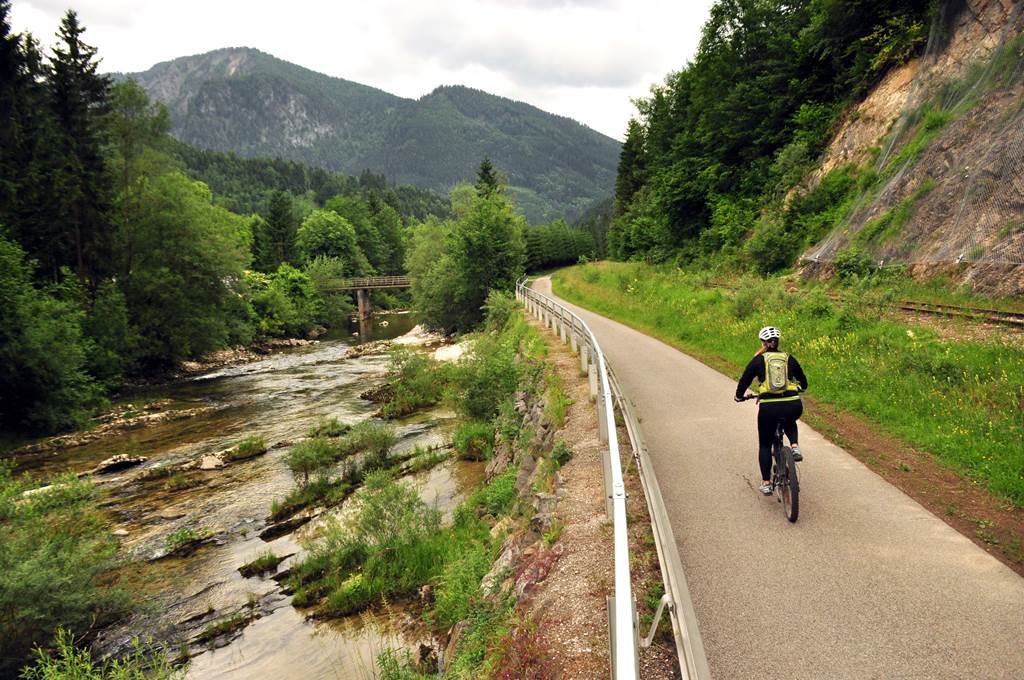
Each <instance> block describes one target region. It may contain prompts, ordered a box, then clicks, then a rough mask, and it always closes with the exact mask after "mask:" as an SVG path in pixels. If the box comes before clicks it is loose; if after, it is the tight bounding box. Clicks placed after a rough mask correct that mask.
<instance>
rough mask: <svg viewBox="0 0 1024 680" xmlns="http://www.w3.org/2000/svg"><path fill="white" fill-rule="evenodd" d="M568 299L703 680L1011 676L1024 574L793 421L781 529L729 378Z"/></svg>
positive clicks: (1018, 661)
mask: <svg viewBox="0 0 1024 680" xmlns="http://www.w3.org/2000/svg"><path fill="white" fill-rule="evenodd" d="M535 287H536V288H537V289H538V290H539V291H540V292H543V293H545V294H549V295H550V294H551V282H550V280H549V279H547V278H543V279H540V280H538V281H537V282H536V283H535ZM566 304H567V306H569V307H572V308H573V309H574V310H576V311H577V313H578V314H579V316H580V317H581V318H583V319H584V320H585V321H586V322H587V323H588V324H589V325H590V327H591V329H592V330H593V332H594V334H595V335H596V336H597V339H598V342H599V343H600V344H601V347H602V349H603V350H604V352H605V355H606V356H607V357H608V360H609V362H610V364H611V366H612V367H613V369H614V371H615V373H616V375H617V377H618V378H619V380H620V383H621V385H622V389H623V391H624V392H625V394H626V397H627V398H628V399H629V400H630V401H631V402H632V403H633V404H634V405H635V407H636V410H635V412H636V414H637V416H638V418H639V420H640V427H641V430H642V431H643V436H644V438H645V441H646V443H647V445H648V448H649V450H650V457H651V460H652V463H653V465H654V468H655V472H656V474H657V477H658V482H659V486H660V487H661V492H662V494H663V496H664V499H665V504H666V506H667V507H668V511H669V516H670V518H671V522H672V530H673V532H674V534H675V538H676V542H677V547H678V549H679V555H680V558H681V560H682V564H683V569H684V571H685V573H686V578H687V581H688V582H689V587H690V594H691V596H692V599H693V603H694V607H695V609H696V614H697V619H698V621H699V624H700V633H701V635H702V637H703V641H704V647H705V650H706V652H707V657H708V663H709V666H710V668H711V672H712V675H713V677H714V678H716V680H733V679H742V678H886V679H890V678H891V679H896V678H929V679H931V678H977V679H982V678H986V679H987V678H1014V679H1021V678H1024V579H1022V578H1021V577H1019V576H1017V575H1016V574H1015V573H1014V572H1013V571H1011V570H1010V569H1009V568H1007V567H1006V566H1004V565H1003V564H1001V563H1000V562H998V561H997V560H996V559H994V558H993V557H991V556H990V555H988V554H987V553H985V551H983V550H981V549H980V548H978V547H977V546H976V545H974V544H973V543H972V542H971V541H969V540H968V539H967V538H965V537H964V536H962V535H961V534H959V533H958V532H956V531H955V530H953V529H952V528H950V527H949V526H948V525H947V524H945V523H944V522H942V521H941V520H940V519H938V518H937V517H935V516H934V515H932V514H931V513H930V512H928V511H927V510H925V509H924V508H923V507H922V506H921V505H919V504H918V503H917V502H916V501H914V500H913V499H911V498H910V497H908V496H906V495H905V494H903V493H902V492H901V491H899V490H898V489H896V488H895V487H893V486H891V485H890V484H888V483H887V482H886V481H885V480H883V479H882V478H881V477H879V476H878V475H876V474H875V473H874V472H872V471H871V470H869V469H868V468H867V467H865V466H864V465H863V464H861V463H860V462H859V461H858V460H856V459H855V458H854V457H853V456H851V455H850V454H848V453H846V452H845V451H843V450H842V449H841V448H839V447H837V446H834V445H832V444H830V443H829V442H827V441H825V439H824V438H823V437H822V436H821V435H819V434H818V433H817V432H815V431H813V430H812V429H811V428H809V427H808V426H806V425H803V424H801V425H800V444H801V449H802V451H803V453H804V462H803V463H801V464H800V468H799V474H800V486H801V494H800V517H799V521H798V522H797V523H796V524H790V523H789V522H788V521H787V520H786V518H785V517H784V515H783V512H782V508H781V506H780V504H779V503H778V502H777V501H776V499H775V497H771V498H768V497H764V496H762V495H761V494H760V493H759V492H758V491H757V486H758V484H759V483H760V473H759V471H758V467H757V426H756V422H755V421H756V409H757V407H756V405H755V404H754V403H753V402H744V403H742V404H737V403H735V402H734V401H733V394H734V392H735V388H736V378H730V377H727V376H724V375H722V374H720V373H718V372H717V371H715V370H713V369H711V368H709V367H707V366H705V365H704V364H702V363H700V362H698V361H697V360H695V359H693V358H691V357H689V356H687V355H685V354H683V353H681V352H679V351H678V350H676V349H673V348H671V347H669V346H668V345H665V344H664V343H662V342H661V341H658V340H655V339H653V338H650V337H648V336H646V335H644V334H642V333H640V332H638V331H635V330H633V329H630V328H628V327H626V326H624V325H622V324H619V323H616V322H614V321H610V320H608V319H606V318H604V317H602V316H599V315H597V314H594V313H591V312H589V311H587V310H584V309H580V308H578V307H575V306H573V305H569V304H568V303H566ZM783 331H785V329H783ZM709 332H714V331H713V329H709ZM756 349H757V341H756V339H754V338H752V339H751V347H750V351H751V355H753V353H754V351H755V350H756ZM782 349H783V350H785V335H783V345H782ZM804 370H805V371H806V372H807V375H808V379H809V381H810V391H811V392H812V393H813V391H814V367H813V366H805V367H804ZM737 377H738V376H737Z"/></svg>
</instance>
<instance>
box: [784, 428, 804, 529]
mask: <svg viewBox="0 0 1024 680" xmlns="http://www.w3.org/2000/svg"><path fill="white" fill-rule="evenodd" d="M782 465H783V469H782V474H781V475H780V477H781V479H780V480H779V481H780V482H781V486H780V488H779V493H780V496H781V497H782V509H783V511H784V512H785V513H786V519H788V520H789V521H790V522H795V521H796V518H797V517H798V516H799V515H800V481H799V480H798V479H797V476H796V461H794V460H793V450H792V449H791V448H789V447H788V446H784V447H782Z"/></svg>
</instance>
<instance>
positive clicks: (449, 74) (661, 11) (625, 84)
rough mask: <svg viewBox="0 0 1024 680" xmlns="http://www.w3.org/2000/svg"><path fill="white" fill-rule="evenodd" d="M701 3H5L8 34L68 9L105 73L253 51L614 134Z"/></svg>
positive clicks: (50, 21) (685, 45)
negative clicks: (516, 105) (510, 103)
mask: <svg viewBox="0 0 1024 680" xmlns="http://www.w3.org/2000/svg"><path fill="white" fill-rule="evenodd" d="M710 5H711V0H683V1H680V0H457V1H456V0H418V1H417V0H376V1H374V0H360V1H359V2H353V1H351V0H341V1H340V2H326V1H321V2H313V1H308V0H290V1H288V0H286V1H281V0H277V1H276V2H266V1H264V0H246V1H243V0H202V1H200V0H178V1H177V2H168V1H167V0H161V1H160V2H155V1H152V0H150V1H144V0H143V1H140V0H77V1H73V0H13V3H12V13H11V19H12V23H13V25H14V30H15V31H18V32H21V31H30V32H32V33H33V34H34V35H35V36H36V37H37V38H38V39H39V40H40V41H41V42H42V44H43V45H44V47H49V46H50V45H52V44H53V42H54V34H55V32H56V30H57V26H58V24H59V22H60V17H61V15H62V14H63V13H64V11H65V10H66V9H68V8H69V7H70V8H72V9H74V10H75V11H76V12H78V15H79V18H80V20H81V22H82V24H83V25H84V26H85V27H86V34H85V39H86V42H88V43H90V44H92V45H94V46H96V47H98V48H99V54H100V56H101V57H102V59H103V62H102V69H103V70H105V71H128V72H131V71H144V70H146V69H148V68H149V67H150V66H152V65H153V64H155V63H158V62H160V61H166V60H168V59H173V58H175V57H180V56H185V55H190V54H198V53H202V52H206V51H209V50H213V49H217V48H219V47H240V46H246V47H255V48H258V49H260V50H263V51H264V52H268V53H270V54H273V55H274V56H276V57H279V58H281V59H285V60H287V61H291V62H293V63H296V64H299V65H301V66H305V67H307V68H310V69H313V70H315V71H320V72H321V73H326V74H328V75H332V76H337V77H339V78H346V79H348V80H354V81H356V82H360V83H364V84H366V85H372V86H374V87H378V88H380V89H382V90H386V91H388V92H391V93H394V94H397V95H400V96H404V97H412V98H416V97H420V96H422V95H424V94H427V93H428V92H430V91H431V90H433V89H434V88H435V87H437V86H438V85H454V84H460V85H469V86H471V87H476V88H479V89H482V90H486V91H488V92H491V93H494V94H499V95H502V96H505V97H509V98H512V99H517V100H520V101H525V102H528V103H530V104H533V105H535V106H538V107H540V108H542V109H544V110H546V111H551V112H552V113H558V114H561V115H564V116H569V117H570V118H574V119H576V120H578V121H580V122H582V123H584V124H586V125H589V126H590V127H593V128H594V129H596V130H598V131H600V132H603V133H605V134H606V135H609V136H611V137H615V138H617V139H621V138H622V136H623V134H624V133H625V128H626V122H627V120H628V119H629V117H630V115H631V114H632V113H633V111H634V107H633V106H632V104H631V103H630V99H631V98H635V97H642V96H645V95H646V93H647V92H648V90H649V88H650V86H651V85H652V84H655V83H659V82H661V81H662V80H663V79H664V77H665V75H666V74H668V73H669V72H670V71H674V70H678V69H679V68H681V67H682V66H683V65H685V64H686V62H687V61H688V60H689V59H690V58H691V57H692V56H693V54H694V52H695V50H696V48H697V42H698V40H699V37H700V27H701V25H702V24H703V23H704V21H705V19H706V18H707V14H708V8H709V6H710Z"/></svg>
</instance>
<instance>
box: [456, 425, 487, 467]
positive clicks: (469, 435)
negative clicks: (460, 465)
mask: <svg viewBox="0 0 1024 680" xmlns="http://www.w3.org/2000/svg"><path fill="white" fill-rule="evenodd" d="M453 440H454V445H455V450H456V451H458V452H459V457H460V458H462V459H464V460H487V459H488V458H490V457H491V454H492V453H493V451H494V428H493V427H492V426H491V425H490V424H489V423H481V422H471V423H463V424H462V425H459V427H458V429H456V430H455V436H454V438H453Z"/></svg>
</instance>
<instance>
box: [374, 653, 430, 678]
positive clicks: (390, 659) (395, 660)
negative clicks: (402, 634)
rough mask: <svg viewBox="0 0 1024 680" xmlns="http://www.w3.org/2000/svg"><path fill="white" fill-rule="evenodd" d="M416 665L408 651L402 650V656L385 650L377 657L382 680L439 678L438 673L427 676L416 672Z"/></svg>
mask: <svg viewBox="0 0 1024 680" xmlns="http://www.w3.org/2000/svg"><path fill="white" fill-rule="evenodd" d="M414 665H415V664H414V662H413V660H412V655H410V654H409V650H408V649H404V650H402V652H401V655H400V654H399V652H396V651H395V650H393V649H385V650H384V651H383V652H381V653H380V654H378V655H377V668H378V670H380V680H431V679H432V678H435V677H437V675H436V673H435V674H430V675H426V674H423V673H420V672H418V671H416V670H415V669H414Z"/></svg>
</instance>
